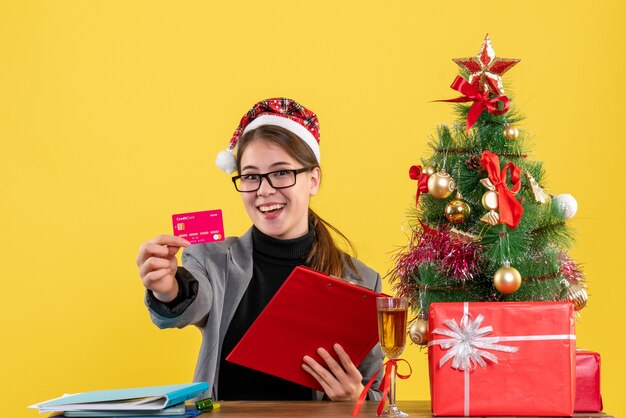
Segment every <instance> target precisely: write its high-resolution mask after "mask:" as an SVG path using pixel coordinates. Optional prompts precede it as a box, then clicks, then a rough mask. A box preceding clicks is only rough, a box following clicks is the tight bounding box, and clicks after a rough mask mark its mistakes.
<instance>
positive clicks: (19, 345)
mask: <svg viewBox="0 0 626 418" xmlns="http://www.w3.org/2000/svg"><path fill="white" fill-rule="evenodd" d="M624 17H626V6H625V5H624V3H623V2H621V1H619V0H613V1H593V2H591V1H584V2H583V1H580V2H572V1H551V2H548V1H535V0H533V1H524V2H521V1H520V2H511V1H509V2H495V3H494V2H491V3H484V2H460V1H429V2H426V1H399V2H368V1H346V2H339V1H328V2H308V3H307V4H304V2H282V1H273V2H262V1H246V2H226V1H224V2H209V1H206V2H205V1H184V2H165V1H127V0H124V1H85V0H81V1H63V2H60V1H30V0H29V1H25V0H5V1H3V2H2V3H0V140H1V141H2V152H1V153H0V156H1V157H0V158H1V160H0V179H1V180H0V181H1V182H2V183H1V184H2V185H1V188H0V191H1V195H0V219H1V220H2V231H3V234H2V237H3V239H2V244H1V245H2V251H1V254H2V259H3V261H2V263H1V267H0V278H1V280H2V282H1V283H2V288H1V289H2V291H1V293H0V294H1V298H2V303H0V317H1V318H2V335H1V336H0V340H1V342H0V375H1V376H2V378H0V394H1V395H0V398H2V404H3V413H2V415H3V416H12V417H17V416H35V412H34V411H28V410H26V405H28V404H31V403H34V402H37V401H41V400H44V399H48V398H51V397H54V396H57V395H59V394H61V393H63V392H76V391H85V390H92V389H98V388H111V387H125V386H135V385H153V384H166V383H175V382H184V381H189V380H191V377H192V373H193V367H194V365H195V357H196V352H197V349H198V345H199V336H198V334H197V332H196V331H195V330H193V329H186V330H182V331H180V330H168V331H159V330H157V329H156V328H155V327H153V326H152V325H151V323H150V321H149V318H148V315H147V312H146V309H145V308H144V306H143V302H142V296H143V291H142V286H141V283H140V281H139V278H138V275H137V271H136V267H135V262H134V258H135V255H136V252H137V249H138V246H139V244H140V243H141V242H142V241H144V240H146V239H148V238H150V237H152V236H154V235H157V234H159V233H168V232H169V231H170V228H171V224H170V215H171V214H172V213H176V212H185V211H195V210H204V209H214V208H221V209H223V211H224V214H225V227H226V231H227V234H230V235H238V234H240V233H242V232H243V231H245V230H246V229H247V228H248V226H249V220H248V218H247V217H246V215H245V212H244V210H243V208H242V205H241V203H240V200H239V199H240V198H239V196H238V194H237V193H236V192H235V191H234V190H233V188H232V185H231V184H230V181H229V180H228V178H227V177H226V176H225V175H224V174H223V173H221V172H220V171H219V170H218V169H217V168H215V167H214V166H213V159H214V156H215V154H216V153H217V151H218V150H220V149H222V148H224V147H225V146H226V144H227V141H228V139H229V138H230V135H231V134H232V131H233V130H234V128H235V126H236V124H237V122H238V120H239V118H240V117H241V115H242V114H243V112H244V111H246V110H247V109H248V107H249V106H250V105H251V104H252V103H254V102H255V101H257V100H258V99H261V98H265V97H268V96H275V95H286V96H290V97H293V98H295V99H297V100H298V101H301V102H302V103H304V104H305V105H307V106H309V107H310V108H312V109H313V110H314V111H316V112H317V113H318V115H319V117H320V120H321V129H322V168H323V170H324V182H323V187H322V191H321V193H320V194H319V195H318V196H317V197H316V198H315V201H314V207H315V208H316V209H317V210H318V211H319V213H320V214H321V215H322V216H324V217H326V218H328V219H329V220H330V221H332V223H334V224H335V225H336V226H338V227H339V228H340V229H342V230H343V232H345V233H346V234H347V235H348V236H349V237H351V238H352V239H353V241H354V242H355V244H356V245H357V248H358V250H359V256H360V257H361V258H362V259H363V260H364V261H366V262H367V263H368V264H370V265H371V266H373V267H374V268H376V269H377V270H378V271H380V272H381V273H385V272H386V271H388V269H389V268H390V267H391V266H392V261H391V260H392V251H393V250H394V249H395V248H397V247H398V246H401V245H404V244H405V243H406V238H405V235H404V233H403V231H402V226H403V225H404V223H405V214H406V212H407V210H408V209H409V208H410V207H411V201H412V198H413V197H412V196H413V193H414V189H415V183H414V182H413V181H411V180H409V179H408V175H407V171H408V167H409V166H410V165H412V164H414V163H417V162H419V158H420V156H422V155H424V154H425V153H426V152H428V150H427V148H426V146H425V144H426V142H427V139H428V138H429V136H430V135H432V134H433V133H434V131H435V127H436V126H437V124H440V123H449V122H451V121H452V120H453V113H452V111H451V106H450V105H448V104H442V103H431V102H430V101H431V100H436V99H446V98H451V97H455V92H453V91H452V90H450V89H449V85H450V83H451V82H452V80H453V78H454V76H455V75H456V74H457V67H456V65H455V64H454V63H453V62H452V61H451V59H452V58H454V57H462V56H469V55H474V54H475V53H476V52H478V49H479V47H480V44H481V42H482V40H483V37H484V35H485V33H487V32H489V33H490V34H491V37H492V40H493V45H494V48H495V50H496V52H497V53H498V55H499V56H503V57H514V58H521V59H522V62H521V63H520V64H518V65H517V66H516V67H515V68H513V69H512V70H511V71H510V73H509V74H508V76H507V78H506V80H508V82H509V86H510V90H509V91H511V92H513V93H514V96H515V99H516V104H517V106H518V109H519V110H521V111H522V112H523V113H524V114H525V115H526V116H527V119H526V121H525V122H524V124H523V128H524V129H527V130H530V131H532V132H533V133H534V134H535V135H536V147H535V148H534V154H533V156H532V157H533V159H539V160H542V161H544V162H545V168H546V170H547V173H548V176H547V177H548V187H549V191H550V192H552V193H555V194H558V193H571V194H573V195H574V196H576V198H577V199H578V203H579V207H580V208H579V212H578V214H577V215H576V218H575V219H574V220H573V221H572V225H573V227H574V228H575V229H576V230H577V231H578V236H577V237H578V243H577V246H576V248H575V249H574V251H573V252H572V255H573V256H574V257H575V258H576V259H577V260H578V261H580V262H582V263H584V268H585V271H586V273H587V276H588V278H589V293H590V295H591V298H590V302H589V307H588V308H587V309H585V310H584V312H583V315H582V317H581V319H580V321H579V322H578V345H579V346H581V347H585V348H589V349H593V350H596V351H599V352H600V353H601V354H602V361H603V363H602V366H603V369H602V378H603V385H602V389H603V393H604V396H605V405H606V407H605V409H606V410H607V411H609V412H611V413H613V414H615V415H616V416H621V415H624V414H625V413H626V402H625V401H624V400H623V393H624V378H623V373H624V371H625V369H624V366H623V362H624V359H623V352H624V348H623V344H624V343H625V342H626V341H625V338H624V332H623V329H624V325H623V322H624V318H625V315H624V310H623V309H624V308H623V301H624V299H625V298H626V286H625V285H624V272H623V269H622V268H621V267H620V266H621V264H620V263H622V262H623V258H622V256H623V253H624V251H625V250H626V247H625V245H624V228H623V225H624V222H623V219H624V216H623V215H624V214H623V213H622V210H623V205H624V203H625V199H624V193H625V192H624V187H623V184H622V183H623V179H622V177H623V172H622V170H620V169H619V167H620V166H622V164H623V160H624V151H625V150H626V147H625V146H624V128H623V126H622V124H623V123H624V112H625V111H626V105H624V100H625V98H626V90H625V87H624V85H625V83H624V82H623V79H622V77H623V73H624V68H625V64H626V59H625V58H624V40H625V35H626V29H625V28H624V25H623V21H624ZM619 353H622V355H621V356H620V355H619ZM407 357H408V358H409V359H410V361H411V363H412V364H413V370H414V374H413V376H412V378H411V379H410V380H409V381H402V382H400V383H399V397H400V399H427V397H428V379H427V372H426V356H425V352H420V351H419V350H418V349H416V347H411V348H410V349H409V350H408V352H407ZM537 373H538V374H540V373H541V371H540V370H538V371H537ZM497 390H506V388H504V389H502V388H497Z"/></svg>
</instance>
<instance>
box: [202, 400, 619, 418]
mask: <svg viewBox="0 0 626 418" xmlns="http://www.w3.org/2000/svg"><path fill="white" fill-rule="evenodd" d="M220 405H221V406H220V409H218V410H217V411H215V412H213V413H211V414H210V415H214V416H215V417H216V418H217V417H218V416H224V417H330V418H333V417H337V418H339V417H341V418H345V417H351V416H352V409H353V408H354V402H311V401H262V402H261V401H222V402H220ZM377 407H378V402H377V401H367V402H365V403H364V404H363V407H362V408H361V412H360V413H359V417H375V416H376V408H377ZM398 407H399V408H400V409H401V410H402V411H404V412H406V413H408V414H409V417H413V418H420V417H428V418H431V417H432V416H433V415H432V414H431V412H430V402H429V401H399V402H398ZM210 415H207V417H208V416H210ZM201 416H205V415H201ZM574 417H577V418H583V417H602V418H612V417H611V416H610V415H606V414H605V413H576V414H574Z"/></svg>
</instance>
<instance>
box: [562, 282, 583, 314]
mask: <svg viewBox="0 0 626 418" xmlns="http://www.w3.org/2000/svg"><path fill="white" fill-rule="evenodd" d="M567 283H568V284H569V286H567V294H566V298H567V300H568V301H569V302H571V303H572V304H573V305H574V309H576V310H577V311H580V310H581V309H582V308H584V307H585V305H587V290H586V289H585V286H583V285H580V284H577V283H574V284H572V283H569V282H567Z"/></svg>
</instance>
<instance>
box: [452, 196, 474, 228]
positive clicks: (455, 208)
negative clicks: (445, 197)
mask: <svg viewBox="0 0 626 418" xmlns="http://www.w3.org/2000/svg"><path fill="white" fill-rule="evenodd" d="M470 212H471V208H470V206H469V205H468V204H467V203H465V202H464V201H462V200H461V199H452V200H451V201H450V202H448V204H447V205H446V218H448V220H449V221H450V222H452V223H453V224H461V223H463V222H465V221H466V220H467V218H469V216H470Z"/></svg>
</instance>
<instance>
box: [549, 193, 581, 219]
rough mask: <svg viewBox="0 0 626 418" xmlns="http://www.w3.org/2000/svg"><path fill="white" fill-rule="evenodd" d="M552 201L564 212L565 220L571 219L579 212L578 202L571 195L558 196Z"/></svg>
mask: <svg viewBox="0 0 626 418" xmlns="http://www.w3.org/2000/svg"><path fill="white" fill-rule="evenodd" d="M552 199H553V200H554V203H556V204H557V205H559V207H560V208H561V209H562V210H563V216H564V217H565V219H571V218H573V217H574V215H576V212H577V211H578V202H576V199H575V198H574V196H572V195H571V194H567V193H565V194H560V195H557V196H553V197H552Z"/></svg>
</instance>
